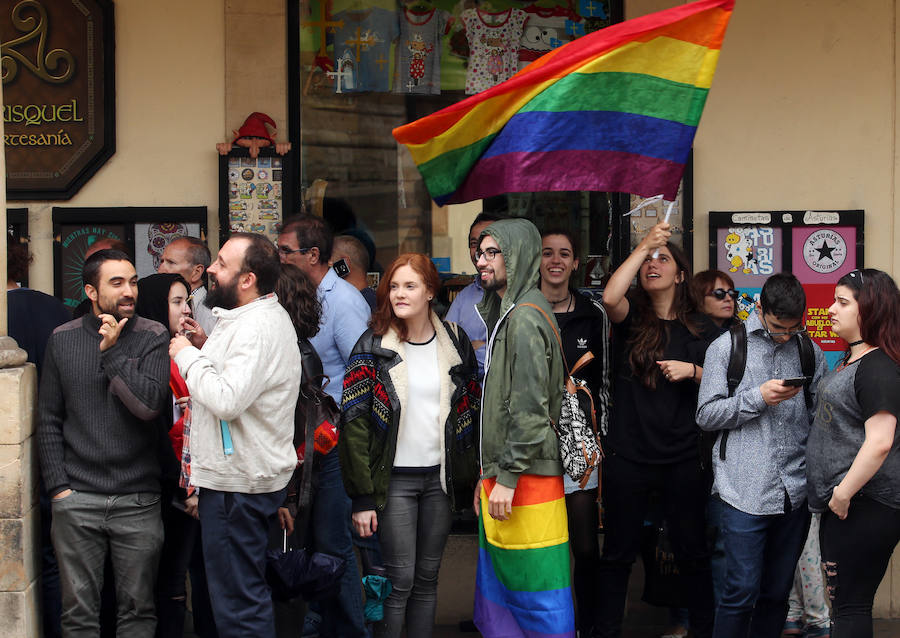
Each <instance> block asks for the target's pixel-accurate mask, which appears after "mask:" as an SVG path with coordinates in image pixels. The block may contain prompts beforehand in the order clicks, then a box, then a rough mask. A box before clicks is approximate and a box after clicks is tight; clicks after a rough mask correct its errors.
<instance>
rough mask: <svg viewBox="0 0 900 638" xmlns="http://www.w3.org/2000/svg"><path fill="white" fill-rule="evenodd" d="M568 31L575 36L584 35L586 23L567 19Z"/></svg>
mask: <svg viewBox="0 0 900 638" xmlns="http://www.w3.org/2000/svg"><path fill="white" fill-rule="evenodd" d="M566 33H567V34H569V35H571V36H572V37H575V38H578V37H580V36H583V35H584V25H583V24H581V23H580V22H572V21H571V20H566Z"/></svg>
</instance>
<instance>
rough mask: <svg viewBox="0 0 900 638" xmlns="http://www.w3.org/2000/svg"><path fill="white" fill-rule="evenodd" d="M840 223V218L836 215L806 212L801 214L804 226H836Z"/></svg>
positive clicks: (813, 211)
mask: <svg viewBox="0 0 900 638" xmlns="http://www.w3.org/2000/svg"><path fill="white" fill-rule="evenodd" d="M840 221H841V216H840V214H838V213H826V212H823V211H816V210H808V211H806V212H805V213H804V214H803V223H804V224H837V223H839V222H840Z"/></svg>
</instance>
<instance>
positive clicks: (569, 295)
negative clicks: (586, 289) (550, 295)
mask: <svg viewBox="0 0 900 638" xmlns="http://www.w3.org/2000/svg"><path fill="white" fill-rule="evenodd" d="M571 296H572V293H571V292H569V293H566V296H565V297H563V298H562V299H557V300H556V301H552V300H550V299H548V300H547V301H548V302H549V303H550V305H551V306H555V305H556V304H558V303H562V302H564V301H568V300H569V298H570V297H571Z"/></svg>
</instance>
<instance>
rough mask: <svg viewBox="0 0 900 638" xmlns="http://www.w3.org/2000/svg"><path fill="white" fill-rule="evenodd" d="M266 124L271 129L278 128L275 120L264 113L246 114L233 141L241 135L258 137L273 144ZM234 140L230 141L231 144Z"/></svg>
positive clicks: (273, 141)
mask: <svg viewBox="0 0 900 638" xmlns="http://www.w3.org/2000/svg"><path fill="white" fill-rule="evenodd" d="M266 124H268V125H269V126H271V127H272V130H276V131H277V130H278V127H277V126H276V125H275V121H274V120H273V119H272V118H271V117H269V116H268V115H266V114H265V113H258V112H256V113H251V114H250V115H248V116H247V119H246V120H244V125H243V126H241V128H240V129H238V134H237V137H236V138H234V142H236V141H237V140H239V139H240V138H242V137H260V138H262V139H264V140H269V142H271V143H272V144H274V143H275V140H274V139H272V137H271V136H270V135H269V130H268V129H267V128H266ZM234 142H232V144H234Z"/></svg>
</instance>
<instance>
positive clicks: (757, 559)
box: [697, 273, 826, 638]
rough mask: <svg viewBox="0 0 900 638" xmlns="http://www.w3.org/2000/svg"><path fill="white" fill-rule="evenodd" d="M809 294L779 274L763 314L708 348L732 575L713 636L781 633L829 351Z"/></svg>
mask: <svg viewBox="0 0 900 638" xmlns="http://www.w3.org/2000/svg"><path fill="white" fill-rule="evenodd" d="M805 314H806V295H805V293H804V291H803V287H802V286H801V285H800V282H799V281H798V280H797V278H796V277H794V276H793V275H791V274H789V273H780V274H776V275H773V276H771V277H769V279H767V280H766V283H765V284H764V285H763V289H762V292H761V294H760V301H759V303H758V304H757V308H756V312H754V313H753V314H751V315H750V317H748V318H747V320H746V322H745V323H744V324H739V325H737V326H735V327H734V328H733V329H732V330H731V331H730V332H729V333H726V334H723V335H722V336H720V337H719V338H718V339H716V340H715V341H714V342H713V343H712V345H711V346H710V347H709V349H708V350H707V352H706V360H705V362H704V364H703V380H702V382H701V384H700V395H699V398H698V401H697V424H698V425H699V426H700V427H701V428H702V429H704V430H707V431H711V432H712V431H720V434H719V436H718V437H717V440H716V442H715V445H714V447H713V454H712V456H713V474H714V484H713V494H717V495H718V496H719V498H720V499H721V500H722V517H721V520H720V521H719V530H720V533H721V534H722V535H723V537H724V545H725V558H726V574H725V584H724V591H722V592H721V603H720V604H719V607H718V610H717V612H716V621H715V629H714V632H713V635H715V636H717V637H719V638H729V637H731V636H734V637H738V636H740V637H741V638H744V637H745V636H747V635H748V630H749V635H751V636H780V635H781V629H782V627H783V626H784V621H785V617H786V615H787V609H788V605H787V600H788V594H789V592H790V589H791V584H792V583H793V577H794V567H795V566H796V564H797V559H798V558H799V556H800V552H801V550H802V549H803V542H804V540H805V539H806V532H807V527H808V525H809V510H808V509H807V504H806V438H807V435H808V433H809V428H810V424H811V423H812V420H813V416H814V415H815V390H816V386H817V384H818V382H819V379H820V378H821V377H822V375H823V374H824V372H825V368H826V366H825V357H824V355H823V354H822V351H821V350H820V349H819V347H818V346H817V345H815V344H813V343H812V342H811V340H810V339H809V336H808V335H807V334H806V332H805V327H804V326H805Z"/></svg>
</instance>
